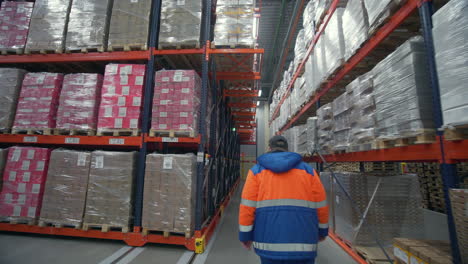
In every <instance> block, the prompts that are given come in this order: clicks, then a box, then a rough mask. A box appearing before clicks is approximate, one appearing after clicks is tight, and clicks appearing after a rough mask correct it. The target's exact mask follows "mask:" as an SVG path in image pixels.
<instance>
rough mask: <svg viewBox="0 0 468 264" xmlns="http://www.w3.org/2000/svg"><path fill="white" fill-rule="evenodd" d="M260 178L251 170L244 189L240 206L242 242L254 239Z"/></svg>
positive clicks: (240, 236) (240, 237)
mask: <svg viewBox="0 0 468 264" xmlns="http://www.w3.org/2000/svg"><path fill="white" fill-rule="evenodd" d="M257 194H258V179H257V176H255V175H254V174H253V172H252V171H251V170H249V174H248V175H247V180H246V182H245V185H244V190H243V191H242V200H241V203H240V208H239V240H240V241H242V242H245V241H252V240H253V228H254V221H255V209H256V207H257V196H258V195H257Z"/></svg>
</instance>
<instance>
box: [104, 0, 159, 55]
mask: <svg viewBox="0 0 468 264" xmlns="http://www.w3.org/2000/svg"><path fill="white" fill-rule="evenodd" d="M151 2H152V1H151V0H114V6H113V8H112V17H111V22H110V28H109V48H110V49H122V48H124V49H125V48H126V47H128V48H132V47H136V48H138V47H139V48H143V49H146V48H147V47H148V45H147V44H148V33H149V25H150V14H151Z"/></svg>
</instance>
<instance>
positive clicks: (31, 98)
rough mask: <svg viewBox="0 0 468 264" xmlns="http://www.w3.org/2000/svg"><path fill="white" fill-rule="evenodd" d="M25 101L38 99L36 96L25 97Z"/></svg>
mask: <svg viewBox="0 0 468 264" xmlns="http://www.w3.org/2000/svg"><path fill="white" fill-rule="evenodd" d="M23 101H36V97H24V98H23Z"/></svg>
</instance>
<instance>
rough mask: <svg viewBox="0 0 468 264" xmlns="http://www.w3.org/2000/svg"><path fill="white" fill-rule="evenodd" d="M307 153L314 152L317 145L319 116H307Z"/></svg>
mask: <svg viewBox="0 0 468 264" xmlns="http://www.w3.org/2000/svg"><path fill="white" fill-rule="evenodd" d="M306 131H307V153H312V152H314V151H315V149H316V147H317V117H315V116H314V117H309V118H307V123H306Z"/></svg>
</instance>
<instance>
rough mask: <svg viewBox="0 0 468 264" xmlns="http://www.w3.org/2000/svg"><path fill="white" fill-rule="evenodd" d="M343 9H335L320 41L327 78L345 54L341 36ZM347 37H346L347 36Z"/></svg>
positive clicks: (339, 64)
mask: <svg viewBox="0 0 468 264" xmlns="http://www.w3.org/2000/svg"><path fill="white" fill-rule="evenodd" d="M343 12H344V8H337V9H336V10H335V13H333V16H332V17H331V18H330V21H329V22H328V25H327V27H326V28H325V31H324V33H323V35H321V36H320V39H322V46H321V48H322V49H323V50H322V54H323V56H324V76H325V78H328V77H329V76H330V75H331V74H333V73H334V72H335V71H336V70H337V69H338V68H339V67H340V66H341V65H342V64H343V63H344V54H345V40H344V35H343V22H342V18H343ZM347 37H348V36H347Z"/></svg>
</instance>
